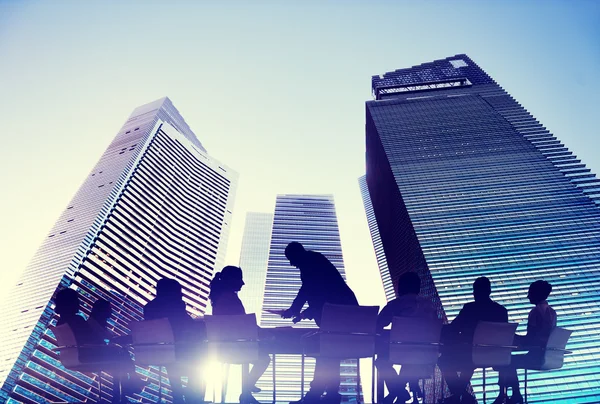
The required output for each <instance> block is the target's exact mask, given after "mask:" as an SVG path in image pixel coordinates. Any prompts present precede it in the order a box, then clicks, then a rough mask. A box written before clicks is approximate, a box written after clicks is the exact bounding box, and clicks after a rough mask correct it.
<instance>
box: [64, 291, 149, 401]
mask: <svg viewBox="0 0 600 404" xmlns="http://www.w3.org/2000/svg"><path fill="white" fill-rule="evenodd" d="M55 303H56V307H55V311H56V313H57V314H58V315H59V316H60V318H59V319H58V321H57V326H59V325H62V324H68V325H69V327H70V328H71V330H72V331H73V334H74V336H75V340H76V341H77V344H78V345H91V346H90V347H88V348H85V347H83V348H80V350H79V358H80V361H81V362H82V363H85V362H89V363H98V362H103V361H106V362H107V363H110V364H111V365H114V366H115V369H114V370H112V371H111V370H109V369H106V370H109V371H110V373H111V374H112V375H113V377H114V378H115V381H116V382H115V383H113V402H115V403H118V402H120V400H121V397H120V396H121V391H120V385H121V381H123V382H124V383H123V384H124V386H123V387H124V393H129V394H130V393H133V392H136V391H139V390H140V383H139V382H141V380H139V378H138V379H135V380H134V379H132V383H129V381H128V379H127V373H129V374H132V375H133V374H135V366H134V363H133V361H132V360H131V357H130V356H129V353H128V352H127V351H126V350H124V349H122V348H120V347H116V346H108V345H106V342H105V341H104V336H103V335H102V334H101V333H97V332H96V330H95V329H94V328H93V327H92V326H91V325H90V324H89V323H88V322H87V321H85V319H84V318H83V317H82V316H79V315H78V314H77V313H78V312H79V307H80V303H79V294H78V293H77V292H76V291H75V290H73V289H70V288H66V289H62V290H60V291H58V292H57V293H56V298H55ZM102 370H105V369H102ZM142 383H143V382H142Z"/></svg>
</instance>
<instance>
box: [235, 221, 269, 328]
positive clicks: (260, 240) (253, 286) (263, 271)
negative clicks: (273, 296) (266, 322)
mask: <svg viewBox="0 0 600 404" xmlns="http://www.w3.org/2000/svg"><path fill="white" fill-rule="evenodd" d="M272 227H273V214H272V213H262V212H248V213H247V214H246V223H245V225H244V235H243V236H242V248H241V251H240V267H241V268H242V271H243V273H244V282H245V283H246V285H245V286H244V287H243V288H242V290H241V291H240V292H239V296H240V299H241V300H242V302H243V303H244V307H245V309H246V313H256V319H257V320H258V321H260V316H261V310H262V302H263V294H264V291H265V278H266V276H267V264H268V262H269V246H270V244H271V229H272Z"/></svg>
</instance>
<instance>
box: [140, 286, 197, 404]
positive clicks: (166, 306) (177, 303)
mask: <svg viewBox="0 0 600 404" xmlns="http://www.w3.org/2000/svg"><path fill="white" fill-rule="evenodd" d="M160 318H168V319H169V323H170V324H171V329H172V330H173V336H174V337H175V355H176V358H177V363H176V364H174V365H170V366H168V367H167V374H168V375H169V382H170V383H171V388H172V393H173V403H175V404H179V403H184V402H187V403H190V402H192V401H203V399H204V386H203V381H202V378H201V377H200V371H199V370H198V369H197V367H198V363H197V360H198V357H199V356H200V355H201V353H200V352H199V351H198V345H197V343H198V342H199V341H201V340H203V339H204V338H205V333H204V332H203V331H204V330H203V328H202V326H201V325H203V323H201V322H197V321H194V319H193V318H192V317H191V316H190V315H189V314H188V313H187V311H186V308H185V302H184V301H183V293H182V291H181V284H180V283H179V282H178V281H177V280H175V279H170V278H162V279H160V280H159V281H158V282H157V283H156V298H155V299H154V300H152V301H151V302H149V303H148V304H147V305H146V306H144V320H157V319H160ZM183 376H187V377H188V390H189V391H190V392H191V394H190V393H188V392H186V393H185V396H186V399H185V401H184V398H183V396H184V392H183V385H182V381H181V378H182V377H183Z"/></svg>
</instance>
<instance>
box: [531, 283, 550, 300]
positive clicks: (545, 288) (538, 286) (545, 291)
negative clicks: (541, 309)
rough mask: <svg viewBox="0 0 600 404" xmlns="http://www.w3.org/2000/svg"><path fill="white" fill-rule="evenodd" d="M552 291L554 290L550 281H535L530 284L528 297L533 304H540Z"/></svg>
mask: <svg viewBox="0 0 600 404" xmlns="http://www.w3.org/2000/svg"><path fill="white" fill-rule="evenodd" d="M550 292H552V285H550V284H549V283H548V282H546V281H535V282H533V283H532V284H531V285H529V292H528V293H527V297H528V298H529V301H530V302H531V304H538V303H541V302H543V301H544V300H546V299H548V296H550Z"/></svg>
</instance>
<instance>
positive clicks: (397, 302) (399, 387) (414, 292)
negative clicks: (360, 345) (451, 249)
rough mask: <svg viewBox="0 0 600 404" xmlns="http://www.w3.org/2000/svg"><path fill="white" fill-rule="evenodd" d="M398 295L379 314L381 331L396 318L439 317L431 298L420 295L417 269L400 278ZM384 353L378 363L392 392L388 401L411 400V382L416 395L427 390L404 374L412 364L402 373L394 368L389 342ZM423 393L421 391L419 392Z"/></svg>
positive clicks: (385, 400) (387, 398)
mask: <svg viewBox="0 0 600 404" xmlns="http://www.w3.org/2000/svg"><path fill="white" fill-rule="evenodd" d="M397 291H398V298H396V299H394V300H392V301H390V302H389V303H388V304H387V305H386V306H385V307H384V308H383V309H382V310H381V312H380V313H379V316H378V317H377V329H378V332H381V331H382V330H383V329H384V327H386V326H388V325H389V324H391V322H392V319H393V318H394V317H418V318H423V319H436V318H437V312H436V310H435V308H434V307H433V304H432V303H431V301H430V300H429V299H427V298H425V297H422V296H419V292H420V291H421V279H420V278H419V275H417V273H416V272H405V273H404V274H402V275H401V276H400V278H399V279H398V286H397ZM385 345H386V346H385V348H384V352H382V353H381V354H379V353H378V355H377V361H376V362H375V365H376V366H377V370H378V371H379V372H380V373H381V376H382V377H383V380H384V381H385V384H386V385H387V387H388V390H389V394H388V395H387V396H386V397H385V399H384V404H392V403H393V402H394V401H395V400H396V399H397V400H398V401H397V402H398V403H404V402H406V401H408V400H410V394H409V393H408V391H406V388H405V387H406V383H408V382H410V388H411V391H413V393H414V394H415V395H416V396H419V395H420V396H421V397H422V395H423V393H422V392H421V391H420V388H419V387H418V383H417V381H415V380H408V379H407V378H406V377H404V376H403V374H402V372H405V371H406V370H409V369H407V368H406V367H408V366H409V365H405V367H403V369H402V370H401V372H400V375H398V373H396V370H394V366H393V364H392V363H391V362H390V361H389V360H387V358H386V356H387V349H389V347H388V344H385ZM419 393H420V394H419Z"/></svg>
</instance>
